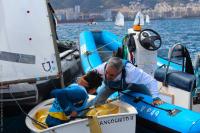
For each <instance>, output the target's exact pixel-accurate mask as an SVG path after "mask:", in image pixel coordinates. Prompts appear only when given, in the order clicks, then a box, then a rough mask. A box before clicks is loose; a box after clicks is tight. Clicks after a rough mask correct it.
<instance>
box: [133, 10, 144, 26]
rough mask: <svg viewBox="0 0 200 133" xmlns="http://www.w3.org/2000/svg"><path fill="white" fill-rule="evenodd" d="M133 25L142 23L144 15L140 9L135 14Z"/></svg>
mask: <svg viewBox="0 0 200 133" xmlns="http://www.w3.org/2000/svg"><path fill="white" fill-rule="evenodd" d="M134 25H144V15H143V14H142V13H141V12H140V11H139V12H137V14H136V16H135V21H134Z"/></svg>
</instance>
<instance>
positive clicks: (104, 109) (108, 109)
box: [86, 104, 119, 116]
mask: <svg viewBox="0 0 200 133" xmlns="http://www.w3.org/2000/svg"><path fill="white" fill-rule="evenodd" d="M117 113H119V106H116V105H113V104H104V105H100V106H98V107H96V108H94V109H91V110H90V111H88V112H87V114H86V115H87V116H101V115H109V114H117Z"/></svg>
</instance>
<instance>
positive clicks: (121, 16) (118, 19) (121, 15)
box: [115, 12, 124, 27]
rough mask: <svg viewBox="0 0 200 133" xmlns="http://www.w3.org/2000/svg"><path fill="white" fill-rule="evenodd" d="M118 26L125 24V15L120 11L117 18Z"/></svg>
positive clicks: (116, 23)
mask: <svg viewBox="0 0 200 133" xmlns="http://www.w3.org/2000/svg"><path fill="white" fill-rule="evenodd" d="M115 25H116V26H121V27H122V26H124V15H123V14H122V13H121V12H118V13H117V15H116V18H115Z"/></svg>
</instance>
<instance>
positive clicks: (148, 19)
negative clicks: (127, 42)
mask: <svg viewBox="0 0 200 133" xmlns="http://www.w3.org/2000/svg"><path fill="white" fill-rule="evenodd" d="M145 18H146V19H145V22H146V23H147V24H149V23H150V18H149V15H146V17H145Z"/></svg>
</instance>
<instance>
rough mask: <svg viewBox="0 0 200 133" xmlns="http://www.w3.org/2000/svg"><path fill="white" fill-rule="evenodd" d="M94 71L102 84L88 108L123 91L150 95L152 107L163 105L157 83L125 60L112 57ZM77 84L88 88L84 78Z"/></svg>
mask: <svg viewBox="0 0 200 133" xmlns="http://www.w3.org/2000/svg"><path fill="white" fill-rule="evenodd" d="M95 70H97V71H98V73H100V74H101V75H102V78H103V79H104V82H103V84H102V86H101V87H99V88H98V93H97V96H96V98H95V99H94V100H93V101H92V102H91V103H90V104H89V105H88V106H91V105H94V104H102V103H105V101H106V100H107V98H108V97H109V96H110V95H111V94H113V93H114V92H116V91H123V90H125V89H128V90H132V91H136V92H141V93H144V94H147V95H151V96H152V97H153V103H152V104H154V105H159V104H162V103H163V101H162V100H161V99H160V98H159V91H158V87H157V81H156V80H155V79H154V78H153V77H151V76H150V75H149V74H147V73H145V72H144V71H143V70H141V69H139V68H137V67H135V66H134V65H133V64H131V63H130V62H129V61H127V60H122V59H120V58H118V57H112V58H111V59H110V60H109V61H108V62H105V63H103V64H101V65H99V66H97V67H96V68H95ZM78 82H79V83H80V84H82V85H84V86H88V82H87V81H86V80H84V78H80V79H79V81H78Z"/></svg>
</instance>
